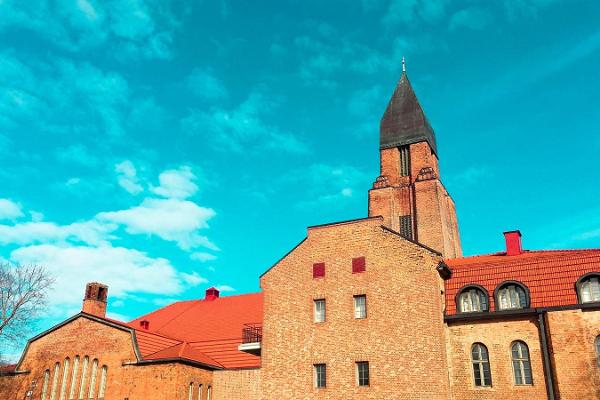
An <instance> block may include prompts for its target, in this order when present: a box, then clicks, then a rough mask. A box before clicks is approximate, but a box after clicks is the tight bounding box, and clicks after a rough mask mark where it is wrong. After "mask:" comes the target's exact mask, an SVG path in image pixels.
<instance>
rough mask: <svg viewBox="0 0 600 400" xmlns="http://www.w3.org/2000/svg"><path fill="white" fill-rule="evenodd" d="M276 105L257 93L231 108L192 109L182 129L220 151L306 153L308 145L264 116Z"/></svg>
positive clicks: (183, 121)
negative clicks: (203, 139)
mask: <svg viewBox="0 0 600 400" xmlns="http://www.w3.org/2000/svg"><path fill="white" fill-rule="evenodd" d="M274 107H275V104H274V103H273V102H272V101H270V100H269V99H268V98H267V97H266V96H264V95H263V94H262V93H258V92H254V93H252V94H251V95H250V96H248V98H247V99H246V100H245V101H244V102H242V103H241V104H239V105H238V106H237V107H235V108H233V109H231V110H228V109H224V108H214V109H212V110H210V111H205V110H192V111H191V112H190V113H189V115H188V116H187V117H185V118H184V119H182V120H181V129H182V130H183V131H184V132H186V133H189V134H193V135H202V136H203V137H204V138H206V140H207V141H208V143H210V144H211V145H212V146H213V147H214V148H215V149H216V150H221V151H235V152H248V151H259V150H277V151H283V152H286V153H296V154H304V153H306V152H307V151H308V146H307V145H306V144H305V143H304V142H302V141H301V140H300V139H299V138H298V137H296V136H295V135H293V134H291V133H289V132H284V131H282V130H281V129H279V128H278V127H277V126H274V125H271V124H268V123H267V122H266V121H267V119H265V115H269V114H271V113H273V111H274Z"/></svg>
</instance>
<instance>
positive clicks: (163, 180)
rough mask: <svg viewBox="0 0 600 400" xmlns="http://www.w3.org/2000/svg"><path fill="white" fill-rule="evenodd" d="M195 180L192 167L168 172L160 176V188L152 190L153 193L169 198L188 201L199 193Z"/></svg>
mask: <svg viewBox="0 0 600 400" xmlns="http://www.w3.org/2000/svg"><path fill="white" fill-rule="evenodd" d="M195 180H196V175H194V173H193V172H192V169H191V168H190V167H187V166H183V167H180V168H179V169H171V170H167V171H164V172H162V173H161V174H160V175H159V176H158V181H159V183H160V186H158V187H155V188H152V192H153V193H156V194H157V195H159V196H163V197H167V198H176V199H186V198H188V197H190V196H193V195H194V194H195V193H196V192H197V191H198V185H196V184H195V183H194V181H195Z"/></svg>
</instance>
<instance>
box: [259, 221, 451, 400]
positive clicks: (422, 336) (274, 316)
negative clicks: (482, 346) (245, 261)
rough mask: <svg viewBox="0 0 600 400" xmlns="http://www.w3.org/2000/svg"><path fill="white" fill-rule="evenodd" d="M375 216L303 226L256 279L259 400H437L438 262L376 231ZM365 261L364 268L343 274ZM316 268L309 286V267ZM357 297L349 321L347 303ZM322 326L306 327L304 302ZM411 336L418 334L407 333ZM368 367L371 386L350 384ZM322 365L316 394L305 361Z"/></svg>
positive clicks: (440, 352) (441, 374) (442, 392)
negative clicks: (317, 305) (359, 311)
mask: <svg viewBox="0 0 600 400" xmlns="http://www.w3.org/2000/svg"><path fill="white" fill-rule="evenodd" d="M382 222H383V219H382V218H372V219H367V220H361V221H355V222H350V223H341V224H334V225H330V226H324V227H315V228H310V229H309V231H308V237H307V239H306V240H305V241H304V242H302V243H301V244H300V245H299V246H298V247H297V248H296V249H295V250H294V251H293V252H291V253H290V254H288V255H287V256H286V257H285V258H284V259H283V260H281V261H280V262H279V263H277V264H276V265H275V266H274V267H273V268H272V269H271V270H269V271H268V272H267V273H266V274H265V275H263V277H262V278H261V288H262V289H263V291H264V293H265V309H264V312H265V318H264V326H263V329H264V339H263V350H262V368H261V374H262V392H263V393H264V394H265V397H263V398H265V399H309V398H310V399H340V398H343V399H421V398H428V399H446V398H447V393H448V375H447V368H446V357H445V346H444V341H443V337H444V325H443V322H442V318H441V310H442V297H441V290H440V289H441V280H440V278H439V276H438V275H437V273H436V272H435V266H436V265H437V262H438V261H439V260H440V257H439V256H437V255H435V254H434V253H432V252H431V251H429V250H427V249H424V248H423V247H420V246H418V245H415V244H414V243H411V242H409V241H407V240H405V239H404V238H402V237H400V236H399V235H398V234H396V233H393V232H390V231H388V230H387V229H385V228H383V227H382ZM363 256H364V257H365V260H366V271H364V272H362V273H355V274H353V273H352V259H353V258H355V257H363ZM318 262H323V263H325V268H326V270H325V277H323V278H317V279H313V276H312V265H313V264H314V263H318ZM361 294H365V295H366V298H367V318H365V319H362V320H357V319H355V318H354V313H353V296H355V295H361ZM315 299H325V300H326V322H324V323H315V322H313V300H315ZM416 332H418V334H415V333H416ZM357 361H368V362H369V366H370V373H371V376H372V378H371V386H370V387H359V386H358V385H357V383H356V381H355V380H356V373H355V362H357ZM319 363H324V364H326V365H327V387H326V388H324V389H316V388H315V387H314V382H313V364H319Z"/></svg>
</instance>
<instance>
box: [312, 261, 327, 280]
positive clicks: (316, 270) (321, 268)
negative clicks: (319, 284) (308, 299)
mask: <svg viewBox="0 0 600 400" xmlns="http://www.w3.org/2000/svg"><path fill="white" fill-rule="evenodd" d="M324 276H325V263H315V264H313V278H322V277H324Z"/></svg>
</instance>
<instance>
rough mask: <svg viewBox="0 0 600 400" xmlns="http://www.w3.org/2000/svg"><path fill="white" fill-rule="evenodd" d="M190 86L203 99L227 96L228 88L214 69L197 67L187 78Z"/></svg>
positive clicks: (216, 98) (218, 98)
mask: <svg viewBox="0 0 600 400" xmlns="http://www.w3.org/2000/svg"><path fill="white" fill-rule="evenodd" d="M186 82H187V86H188V88H189V89H190V90H191V91H192V93H194V95H196V96H197V97H199V98H201V99H206V100H220V99H223V98H225V97H227V89H226V88H225V85H224V84H223V82H221V81H220V80H219V79H217V78H216V77H215V76H214V74H213V73H212V71H210V70H208V69H201V68H196V69H194V70H193V71H192V73H191V74H190V75H189V76H188V77H187V79H186Z"/></svg>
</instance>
